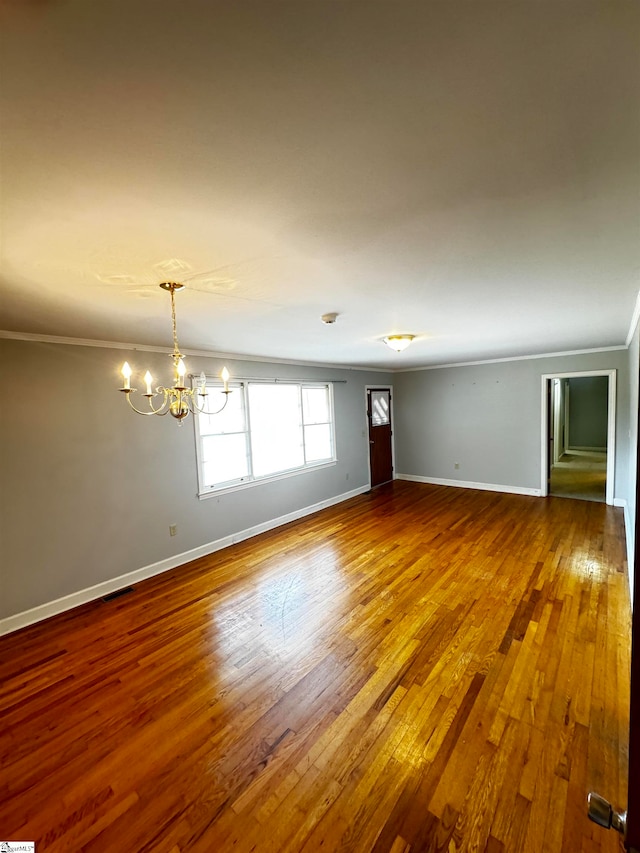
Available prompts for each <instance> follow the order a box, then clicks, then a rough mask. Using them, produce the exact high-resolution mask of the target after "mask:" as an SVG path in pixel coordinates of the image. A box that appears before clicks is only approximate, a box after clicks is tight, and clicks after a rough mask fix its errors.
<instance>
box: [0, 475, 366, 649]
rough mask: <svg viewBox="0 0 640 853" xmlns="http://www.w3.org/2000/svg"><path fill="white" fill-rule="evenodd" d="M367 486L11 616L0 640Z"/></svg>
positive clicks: (1, 622) (0, 628)
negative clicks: (6, 635) (21, 629)
mask: <svg viewBox="0 0 640 853" xmlns="http://www.w3.org/2000/svg"><path fill="white" fill-rule="evenodd" d="M369 488H370V487H369V485H365V486H360V487H359V488H357V489H352V490H351V491H350V492H344V493H343V494H341V495H337V496H336V497H333V498H327V499H326V500H324V501H319V502H318V503H315V504H312V505H311V506H306V507H303V508H301V509H297V510H294V511H293V512H290V513H287V514H286V515H281V516H279V517H278V518H272V519H270V520H269V521H264V522H262V524H256V525H255V526H254V527H247V528H246V529H245V530H239V531H238V532H237V533H232V534H231V535H229V536H223V537H222V538H221V539H216V540H215V541H214V542H207V543H206V544H205V545H200V546H198V547H197V548H192V549H191V550H189V551H183V552H182V553H181V554H175V555H174V556H173V557H167V558H166V559H165V560H159V561H158V562H157V563H151V564H150V565H148V566H143V567H142V568H141V569H136V570H135V571H133V572H128V573H127V574H124V575H119V576H118V577H116V578H111V579H110V580H107V581H103V582H102V583H98V584H95V585H94V586H90V587H87V588H86V589H81V590H78V592H73V593H71V594H70V595H65V596H63V597H62V598H56V599H55V600H54V601H49V602H47V603H46V604H40V605H38V606H37V607H32V608H31V609H30V610H24V611H23V612H22V613H16V614H15V615H13V616H7V617H6V618H4V619H0V636H3V635H4V634H10V633H12V632H13V631H18V630H19V629H20V628H26V627H27V626H28V625H33V624H34V623H35V622H41V621H42V620H43V619H48V618H49V617H51V616H56V615H57V614H58V613H64V611H66V610H71V609H72V608H74V607H78V606H79V605H81V604H87V603H88V602H90V601H95V599H97V598H102V596H104V595H109V593H111V592H115V591H116V590H119V589H123V588H124V587H127V586H132V585H133V584H135V583H139V582H140V581H143V580H145V579H146V578H151V577H153V576H154V575H159V574H162V572H167V571H169V570H170V569H175V568H176V567H177V566H181V565H183V564H184V563H189V562H191V561H192V560H197V559H198V558H199V557H206V556H207V555H208V554H213V553H214V552H215V551H220V550H222V549H223V548H228V547H229V545H235V544H236V543H237V542H243V541H244V540H245V539H250V538H251V537H252V536H258V534H260V533H266V531H267V530H273V529H274V528H275V527H280V526H281V525H283V524H288V523H289V522H290V521H297V519H299V518H304V516H306V515H313V513H314V512H319V511H320V510H322V509H327V508H328V507H330V506H334V505H335V504H338V503H342V502H343V501H347V500H349V499H350V498H354V497H357V495H362V494H364V493H365V492H368V491H369Z"/></svg>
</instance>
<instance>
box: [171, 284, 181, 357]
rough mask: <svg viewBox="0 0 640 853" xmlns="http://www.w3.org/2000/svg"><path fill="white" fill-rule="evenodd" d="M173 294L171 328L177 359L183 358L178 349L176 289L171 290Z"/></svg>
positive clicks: (174, 352)
mask: <svg viewBox="0 0 640 853" xmlns="http://www.w3.org/2000/svg"><path fill="white" fill-rule="evenodd" d="M170 294H171V327H172V330H173V355H174V356H175V357H177V358H180V357H181V353H180V350H179V348H178V326H177V323H176V295H175V289H174V288H173V287H172V288H171V290H170Z"/></svg>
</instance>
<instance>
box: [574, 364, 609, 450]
mask: <svg viewBox="0 0 640 853" xmlns="http://www.w3.org/2000/svg"><path fill="white" fill-rule="evenodd" d="M567 384H568V386H569V447H571V448H573V449H576V450H580V449H598V450H605V449H606V447H607V394H608V389H609V380H608V379H607V377H606V376H579V377H576V378H572V379H568V380H567Z"/></svg>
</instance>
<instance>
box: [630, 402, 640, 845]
mask: <svg viewBox="0 0 640 853" xmlns="http://www.w3.org/2000/svg"><path fill="white" fill-rule="evenodd" d="M638 421H639V422H640V401H639V406H638ZM636 450H637V454H636V514H635V555H634V584H633V585H634V593H633V600H634V604H635V606H634V609H633V615H632V618H631V707H630V709H629V797H628V804H627V848H628V849H629V850H630V851H637V853H640V442H638V443H637V445H636Z"/></svg>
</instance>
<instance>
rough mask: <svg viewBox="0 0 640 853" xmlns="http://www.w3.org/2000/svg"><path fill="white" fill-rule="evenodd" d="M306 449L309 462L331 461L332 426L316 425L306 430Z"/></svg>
mask: <svg viewBox="0 0 640 853" xmlns="http://www.w3.org/2000/svg"><path fill="white" fill-rule="evenodd" d="M304 449H305V457H306V460H307V462H319V461H320V460H321V459H331V458H332V457H333V452H332V448H331V426H330V425H329V424H314V425H313V426H306V427H305V428H304Z"/></svg>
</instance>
